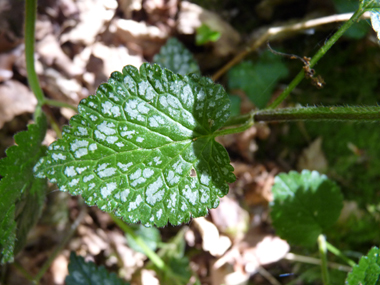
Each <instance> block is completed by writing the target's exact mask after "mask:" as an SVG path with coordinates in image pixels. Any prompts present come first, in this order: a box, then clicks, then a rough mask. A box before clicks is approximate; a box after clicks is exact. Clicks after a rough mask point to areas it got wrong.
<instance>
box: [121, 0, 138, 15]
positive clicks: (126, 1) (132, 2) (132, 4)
mask: <svg viewBox="0 0 380 285" xmlns="http://www.w3.org/2000/svg"><path fill="white" fill-rule="evenodd" d="M141 8H142V0H119V9H120V10H121V11H123V13H124V18H126V19H130V18H132V13H133V12H135V11H140V10H141Z"/></svg>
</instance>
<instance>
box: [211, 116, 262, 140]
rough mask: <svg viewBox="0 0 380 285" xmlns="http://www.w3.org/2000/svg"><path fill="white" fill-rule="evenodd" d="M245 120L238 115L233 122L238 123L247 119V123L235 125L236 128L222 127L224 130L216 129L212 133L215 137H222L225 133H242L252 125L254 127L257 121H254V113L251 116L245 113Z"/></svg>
mask: <svg viewBox="0 0 380 285" xmlns="http://www.w3.org/2000/svg"><path fill="white" fill-rule="evenodd" d="M243 118H244V119H245V120H243V119H239V118H238V117H236V120H235V121H232V123H234V125H235V124H238V123H240V122H244V121H245V124H243V125H241V126H239V127H235V128H226V129H222V130H219V131H216V132H214V133H213V134H212V136H213V137H220V136H225V135H231V134H236V133H241V132H244V131H245V130H248V129H249V128H250V127H252V126H253V125H254V124H255V122H254V121H253V113H251V114H250V115H249V116H246V115H244V117H243ZM231 125H232V124H230V125H225V127H226V126H231Z"/></svg>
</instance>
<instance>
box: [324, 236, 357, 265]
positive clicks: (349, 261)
mask: <svg viewBox="0 0 380 285" xmlns="http://www.w3.org/2000/svg"><path fill="white" fill-rule="evenodd" d="M326 248H327V250H328V251H330V252H331V253H333V254H335V255H336V256H338V257H340V258H341V259H342V260H344V261H345V262H346V263H347V264H348V265H350V266H351V267H354V266H355V265H356V263H355V261H353V260H352V259H349V258H348V257H347V256H345V255H344V254H343V253H342V252H341V251H340V250H339V249H338V248H336V247H335V246H333V245H332V244H331V243H329V242H328V241H326Z"/></svg>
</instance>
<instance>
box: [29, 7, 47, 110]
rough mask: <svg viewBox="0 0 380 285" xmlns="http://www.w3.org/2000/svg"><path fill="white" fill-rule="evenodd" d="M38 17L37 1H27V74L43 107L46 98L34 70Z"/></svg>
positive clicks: (33, 90)
mask: <svg viewBox="0 0 380 285" xmlns="http://www.w3.org/2000/svg"><path fill="white" fill-rule="evenodd" d="M36 15H37V0H26V1H25V23H24V34H25V60H26V73H27V78H28V83H29V86H30V89H32V92H33V93H34V96H36V98H37V101H38V105H39V106H42V104H43V101H44V98H45V97H44V93H43V92H42V89H41V86H40V83H39V81H38V77H37V73H36V70H35V68H34V34H35V22H36Z"/></svg>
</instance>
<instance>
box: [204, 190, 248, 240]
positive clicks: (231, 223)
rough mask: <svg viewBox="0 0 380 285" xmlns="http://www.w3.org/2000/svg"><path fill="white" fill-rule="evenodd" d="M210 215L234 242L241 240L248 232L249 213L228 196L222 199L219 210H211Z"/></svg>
mask: <svg viewBox="0 0 380 285" xmlns="http://www.w3.org/2000/svg"><path fill="white" fill-rule="evenodd" d="M210 214H211V217H212V221H213V222H214V224H215V225H216V226H217V227H218V229H219V230H220V231H221V232H223V233H226V234H228V235H229V236H230V237H231V238H233V239H234V240H239V239H241V238H242V237H243V236H244V234H245V233H246V231H247V230H248V227H249V214H248V212H247V211H246V210H244V209H243V208H242V207H241V206H240V205H239V203H238V202H236V201H235V200H234V199H232V198H229V197H228V196H226V197H223V198H221V199H220V204H219V206H218V208H216V209H211V210H210Z"/></svg>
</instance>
